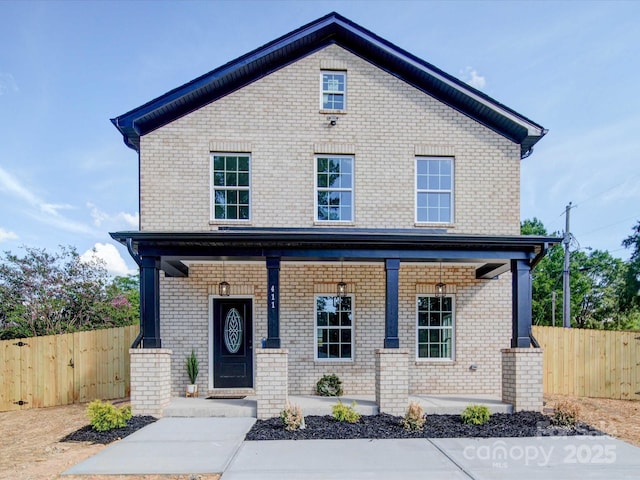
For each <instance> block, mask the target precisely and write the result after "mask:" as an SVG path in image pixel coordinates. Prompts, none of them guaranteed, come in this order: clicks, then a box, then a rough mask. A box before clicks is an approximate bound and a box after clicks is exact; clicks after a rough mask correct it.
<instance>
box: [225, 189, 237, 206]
mask: <svg viewBox="0 0 640 480" xmlns="http://www.w3.org/2000/svg"><path fill="white" fill-rule="evenodd" d="M227 203H238V191H237V190H227Z"/></svg>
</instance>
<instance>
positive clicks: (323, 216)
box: [318, 206, 329, 220]
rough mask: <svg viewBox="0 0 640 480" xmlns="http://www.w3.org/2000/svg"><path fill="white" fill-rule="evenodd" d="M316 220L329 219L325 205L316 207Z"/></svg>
mask: <svg viewBox="0 0 640 480" xmlns="http://www.w3.org/2000/svg"><path fill="white" fill-rule="evenodd" d="M318 220H329V214H328V209H327V207H321V206H319V207H318Z"/></svg>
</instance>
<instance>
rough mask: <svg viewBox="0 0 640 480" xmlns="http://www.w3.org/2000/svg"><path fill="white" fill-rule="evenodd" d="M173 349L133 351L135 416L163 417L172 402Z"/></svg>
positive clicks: (132, 374) (131, 350) (132, 372)
mask: <svg viewBox="0 0 640 480" xmlns="http://www.w3.org/2000/svg"><path fill="white" fill-rule="evenodd" d="M171 354H172V352H171V350H169V349H166V348H132V349H130V350H129V355H130V356H131V411H132V413H133V414H134V415H152V416H154V417H161V416H162V411H163V410H164V407H166V406H167V405H169V402H170V401H171Z"/></svg>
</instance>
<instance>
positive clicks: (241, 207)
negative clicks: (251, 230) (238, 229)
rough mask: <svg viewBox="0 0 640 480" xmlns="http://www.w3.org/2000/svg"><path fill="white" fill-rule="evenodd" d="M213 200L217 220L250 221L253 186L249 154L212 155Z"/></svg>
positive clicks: (214, 214)
mask: <svg viewBox="0 0 640 480" xmlns="http://www.w3.org/2000/svg"><path fill="white" fill-rule="evenodd" d="M211 157H212V159H211V161H212V164H213V165H212V169H211V170H212V174H213V178H212V197H213V198H212V200H213V202H212V203H213V218H214V219H215V220H249V218H250V199H251V186H250V176H249V172H250V170H249V166H250V161H251V158H250V156H249V155H247V154H230V155H228V154H212V156H211Z"/></svg>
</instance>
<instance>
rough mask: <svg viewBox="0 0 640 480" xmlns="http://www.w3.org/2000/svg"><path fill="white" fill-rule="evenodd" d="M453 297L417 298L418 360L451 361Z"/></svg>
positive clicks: (453, 314)
mask: <svg viewBox="0 0 640 480" xmlns="http://www.w3.org/2000/svg"><path fill="white" fill-rule="evenodd" d="M454 318H455V312H454V302H453V296H451V295H448V296H446V297H436V296H420V297H418V325H417V329H416V331H417V339H416V340H417V355H418V358H419V359H434V360H435V359H437V360H442V359H445V360H453V358H454V357H453V354H454V351H453V350H454V338H453V336H454V332H455V330H454V322H455V320H454Z"/></svg>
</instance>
